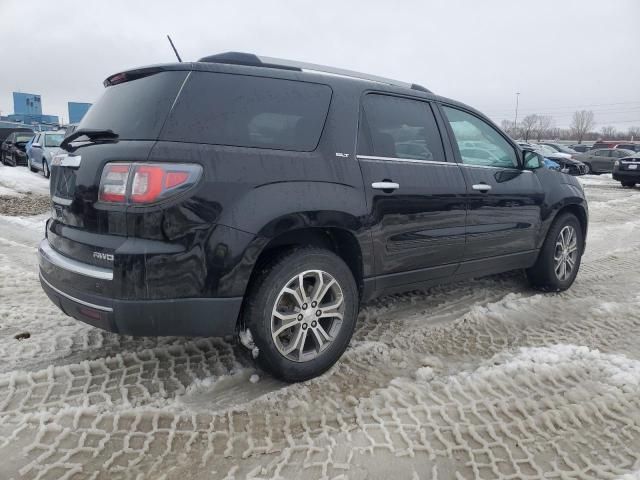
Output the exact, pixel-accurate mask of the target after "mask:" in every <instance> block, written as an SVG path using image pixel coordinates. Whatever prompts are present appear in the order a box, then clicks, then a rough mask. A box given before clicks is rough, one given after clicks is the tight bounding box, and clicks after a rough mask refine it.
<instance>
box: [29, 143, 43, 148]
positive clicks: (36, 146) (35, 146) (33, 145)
mask: <svg viewBox="0 0 640 480" xmlns="http://www.w3.org/2000/svg"><path fill="white" fill-rule="evenodd" d="M31 148H42V145H40V144H39V143H32V144H31Z"/></svg>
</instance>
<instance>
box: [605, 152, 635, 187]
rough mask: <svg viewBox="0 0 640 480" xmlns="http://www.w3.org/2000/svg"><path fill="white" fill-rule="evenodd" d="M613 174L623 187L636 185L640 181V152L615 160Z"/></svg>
mask: <svg viewBox="0 0 640 480" xmlns="http://www.w3.org/2000/svg"><path fill="white" fill-rule="evenodd" d="M612 176H613V179H614V180H617V181H619V182H620V183H621V184H622V186H623V187H635V186H636V185H637V184H638V183H640V153H637V152H636V153H634V154H633V155H630V156H628V157H622V158H621V159H619V160H616V161H615V162H613V175H612Z"/></svg>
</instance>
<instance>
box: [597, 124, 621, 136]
mask: <svg viewBox="0 0 640 480" xmlns="http://www.w3.org/2000/svg"><path fill="white" fill-rule="evenodd" d="M601 132H602V136H603V137H604V138H615V136H616V133H617V132H616V127H612V126H611V125H608V126H606V127H602V129H601Z"/></svg>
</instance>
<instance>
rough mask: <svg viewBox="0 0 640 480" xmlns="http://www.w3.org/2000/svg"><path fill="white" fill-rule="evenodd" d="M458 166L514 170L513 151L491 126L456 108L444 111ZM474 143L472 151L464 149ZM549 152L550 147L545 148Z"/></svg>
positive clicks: (515, 164)
mask: <svg viewBox="0 0 640 480" xmlns="http://www.w3.org/2000/svg"><path fill="white" fill-rule="evenodd" d="M444 111H445V114H446V116H447V119H448V120H449V124H450V125H451V129H452V130H453V134H454V136H455V139H456V142H457V144H458V150H459V151H460V156H461V158H462V163H466V164H469V165H482V166H488V167H517V166H518V157H517V154H516V151H515V150H514V148H513V147H512V146H511V144H510V143H509V142H507V140H505V138H504V137H503V136H502V135H500V133H498V131H497V130H496V129H495V128H493V127H492V126H491V125H489V124H488V123H486V122H485V121H483V120H480V119H479V118H478V117H476V116H474V115H471V114H469V113H466V112H463V111H462V110H458V109H456V108H451V107H444ZM468 142H474V148H468V145H469V143H468ZM546 148H548V149H550V150H551V151H553V149H551V148H550V147H546Z"/></svg>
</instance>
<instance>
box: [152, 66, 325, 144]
mask: <svg viewBox="0 0 640 480" xmlns="http://www.w3.org/2000/svg"><path fill="white" fill-rule="evenodd" d="M330 102H331V88H329V87H328V86H327V85H320V84H315V83H306V82H297V81H292V80H281V79H275V78H265V77H251V76H247V75H231V74H223V73H207V72H193V73H192V75H191V77H190V78H189V80H188V81H187V84H186V85H185V88H184V89H183V91H182V93H181V94H180V98H179V99H178V102H177V104H176V106H175V107H174V109H173V110H172V113H171V115H170V117H169V118H168V119H167V123H166V125H165V128H164V130H163V132H162V136H161V138H162V140H169V141H178V142H194V143H208V144H214V145H230V146H238V147H254V148H270V149H279V150H292V151H299V152H310V151H312V150H315V148H316V146H317V145H318V141H319V140H320V135H321V133H322V129H323V127H324V122H325V119H326V117H327V112H328V110H329V104H330Z"/></svg>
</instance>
